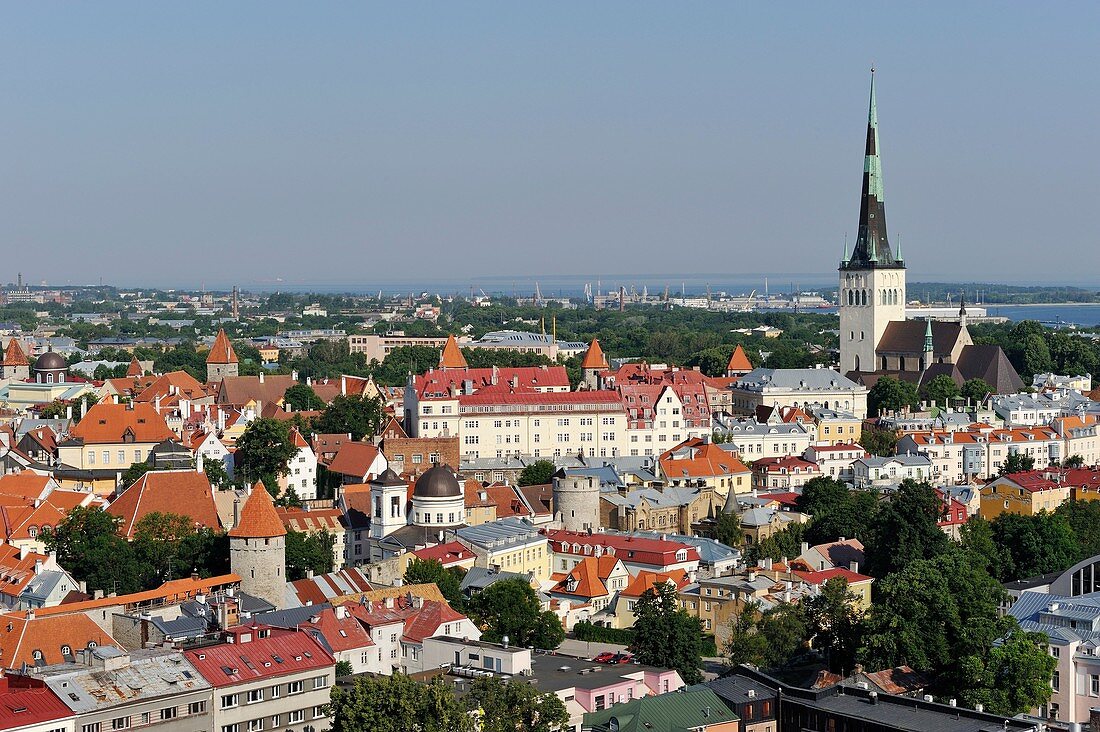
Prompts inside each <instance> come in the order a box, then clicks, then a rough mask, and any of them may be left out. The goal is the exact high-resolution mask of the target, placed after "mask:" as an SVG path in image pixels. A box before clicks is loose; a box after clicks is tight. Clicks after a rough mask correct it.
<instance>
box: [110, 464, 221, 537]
mask: <svg viewBox="0 0 1100 732" xmlns="http://www.w3.org/2000/svg"><path fill="white" fill-rule="evenodd" d="M107 513H109V514H111V515H112V516H117V517H119V518H120V519H122V523H121V525H120V526H119V532H120V533H121V534H122V535H123V536H125V537H126V538H127V539H133V538H134V529H135V527H136V526H137V524H138V522H139V521H141V519H142V518H144V517H145V516H148V515H149V514H151V513H174V514H179V515H183V516H186V517H187V518H189V519H191V521H192V523H193V524H194V525H195V526H196V528H198V527H203V528H207V529H214V530H218V529H220V528H221V524H220V523H219V522H218V509H217V507H216V506H215V505H214V490H213V488H212V487H211V486H210V480H209V479H208V478H207V477H206V473H200V472H198V471H197V470H155V471H150V472H148V473H146V474H145V475H143V476H141V477H140V478H138V480H137V482H136V483H134V484H133V485H132V486H130V487H129V488H127V489H126V490H124V491H123V492H122V494H121V495H120V496H119V497H118V498H116V499H115V500H114V501H113V502H112V503H111V505H109V506H108V507H107Z"/></svg>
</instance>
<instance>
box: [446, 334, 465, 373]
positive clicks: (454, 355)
mask: <svg viewBox="0 0 1100 732" xmlns="http://www.w3.org/2000/svg"><path fill="white" fill-rule="evenodd" d="M439 368H441V369H464V368H469V366H468V365H467V363H466V357H465V356H463V355H462V350H461V349H460V348H459V347H458V341H456V340H455V337H454V336H453V335H449V336H447V342H446V343H445V344H444V345H443V351H442V353H440V354H439Z"/></svg>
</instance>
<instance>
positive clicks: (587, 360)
mask: <svg viewBox="0 0 1100 732" xmlns="http://www.w3.org/2000/svg"><path fill="white" fill-rule="evenodd" d="M581 368H582V369H606V368H609V367H608V365H607V357H606V356H604V355H603V349H602V348H600V341H599V340H598V339H596V338H593V339H592V343H591V345H589V346H588V350H587V351H585V354H584V361H582V362H581Z"/></svg>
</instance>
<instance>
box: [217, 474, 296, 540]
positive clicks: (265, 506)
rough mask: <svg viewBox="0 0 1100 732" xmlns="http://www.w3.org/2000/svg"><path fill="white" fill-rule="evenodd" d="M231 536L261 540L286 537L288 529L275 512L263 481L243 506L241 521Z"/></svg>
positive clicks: (257, 485)
mask: <svg viewBox="0 0 1100 732" xmlns="http://www.w3.org/2000/svg"><path fill="white" fill-rule="evenodd" d="M229 535H230V536H234V537H238V538H247V539H261V538H269V537H275V536H286V529H285V528H284V527H283V522H282V521H281V520H280V519H279V514H278V513H276V512H275V502H274V501H273V500H271V494H270V493H268V492H267V488H265V487H264V484H263V481H257V483H256V485H255V486H253V487H252V492H251V493H249V494H248V499H247V500H246V501H245V502H244V505H243V506H241V520H240V521H239V522H238V523H237V525H236V526H234V527H233V528H232V529H230V531H229Z"/></svg>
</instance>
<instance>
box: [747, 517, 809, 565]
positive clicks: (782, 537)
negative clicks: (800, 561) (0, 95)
mask: <svg viewBox="0 0 1100 732" xmlns="http://www.w3.org/2000/svg"><path fill="white" fill-rule="evenodd" d="M807 528H808V526H807V525H806V524H795V523H792V524H790V525H788V526H787V527H786V528H785V529H782V530H781V531H777V532H775V533H774V534H772V535H771V536H769V537H768V538H766V539H764V540H762V541H758V542H757V543H755V544H750V545H749V546H748V547H747V548H746V549H745V560H746V561H747V562H750V563H752V564H755V563H756V562H759V561H760V560H761V559H773V560H775V561H779V560H781V559H784V558H786V559H790V558H791V557H797V556H798V555H799V554H801V553H802V541H803V539H804V538H805V537H806V531H807Z"/></svg>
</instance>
